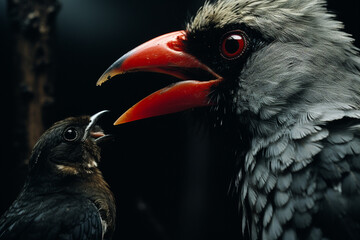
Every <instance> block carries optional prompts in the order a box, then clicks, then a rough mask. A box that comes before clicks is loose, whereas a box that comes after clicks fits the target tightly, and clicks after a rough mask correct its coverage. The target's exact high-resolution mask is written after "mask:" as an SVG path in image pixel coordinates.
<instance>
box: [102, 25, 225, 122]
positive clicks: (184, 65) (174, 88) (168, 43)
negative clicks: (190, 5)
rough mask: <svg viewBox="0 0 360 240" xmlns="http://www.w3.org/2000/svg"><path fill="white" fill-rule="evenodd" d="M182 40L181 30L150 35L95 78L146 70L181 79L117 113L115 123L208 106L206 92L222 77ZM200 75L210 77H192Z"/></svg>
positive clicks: (107, 78)
mask: <svg viewBox="0 0 360 240" xmlns="http://www.w3.org/2000/svg"><path fill="white" fill-rule="evenodd" d="M185 39H186V33H185V31H177V32H172V33H168V34H165V35H162V36H160V37H157V38H154V39H152V40H150V41H148V42H146V43H144V44H142V45H140V46H138V47H136V48H135V49H133V50H131V51H130V52H128V53H127V54H125V55H124V56H122V57H121V58H119V59H118V60H117V61H116V62H115V63H113V64H112V65H111V66H110V67H109V68H108V69H107V70H106V71H105V72H104V74H103V75H102V76H101V77H100V78H99V80H98V81H97V85H101V84H102V83H104V82H106V81H107V80H109V79H111V78H112V77H114V76H116V75H119V74H124V73H128V72H136V71H148V72H160V73H165V74H169V75H172V76H175V77H177V78H179V79H181V80H183V81H182V82H178V83H175V84H173V85H171V86H168V87H166V88H163V89H161V90H159V91H156V92H154V93H153V94H150V95H149V96H147V97H146V98H144V99H143V100H141V101H140V102H138V103H137V104H135V105H134V106H133V107H131V108H130V109H129V110H127V111H126V112H125V113H124V114H123V115H121V116H120V117H119V118H118V119H117V120H116V122H115V123H114V124H115V125H117V124H121V123H126V122H131V121H135V120H139V119H143V118H149V117H154V116H159V115H164V114H169V113H175V112H179V111H183V110H186V109H190V108H194V107H201V106H209V105H212V102H211V101H210V99H209V98H208V95H209V93H210V92H211V87H212V86H214V85H216V84H218V83H219V82H220V81H221V79H222V78H221V77H220V76H219V75H217V74H216V73H215V72H214V71H213V70H211V69H210V68H209V67H207V66H206V65H204V64H203V63H201V62H200V61H199V60H198V59H196V58H195V57H194V56H192V55H190V54H188V53H187V52H186V50H185V47H184V44H183V41H184V40H185ZM201 75H203V76H204V75H207V77H208V79H209V76H211V77H210V79H211V80H207V81H199V80H196V78H197V77H199V76H201ZM194 78H195V80H194Z"/></svg>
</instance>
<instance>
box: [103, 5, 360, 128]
mask: <svg viewBox="0 0 360 240" xmlns="http://www.w3.org/2000/svg"><path fill="white" fill-rule="evenodd" d="M341 29H342V24H341V23H340V22H338V21H336V20H335V19H334V16H333V15H332V14H330V13H328V12H327V9H326V6H325V1H324V0H288V1H286V0H272V1H270V0H223V1H221V0H219V1H215V2H211V3H210V2H206V3H205V4H204V6H203V7H202V8H200V10H199V11H198V12H197V14H196V15H195V16H194V17H193V18H192V19H191V20H190V21H189V23H188V24H187V27H186V29H185V30H184V31H177V32H173V33H168V34H165V35H162V36H160V37H157V38H154V39H152V40H150V41H148V42H146V43H144V44H142V45H140V46H138V47H137V48H135V49H133V50H131V51H130V52H128V53H127V54H125V55H124V56H122V57H121V58H119V59H118V60H117V61H116V62H115V63H113V65H111V66H110V67H109V68H108V70H106V71H105V73H104V74H103V75H102V76H101V77H100V79H99V80H98V82H97V84H98V85H101V84H102V83H103V82H105V81H107V80H109V79H110V78H112V77H113V76H116V75H118V74H125V73H127V72H134V71H152V72H161V73H165V74H169V75H172V76H175V77H177V78H179V79H180V80H181V81H180V82H178V83H176V84H173V85H170V86H168V87H166V88H164V89H161V90H159V91H157V92H155V93H153V94H151V95H149V96H148V97H146V98H144V99H143V100H141V101H140V102H138V103H137V104H135V105H134V106H133V107H132V108H130V109H129V110H128V111H127V112H125V113H124V114H123V115H122V116H120V118H119V119H118V120H117V121H116V122H115V124H121V123H126V122H130V121H134V120H138V119H143V118H147V117H152V116H158V115H163V114H167V113H173V112H179V111H182V110H186V109H189V108H194V107H201V106H213V107H212V108H211V109H213V110H215V111H214V112H215V113H216V115H217V116H219V117H220V118H225V117H224V114H226V115H230V114H231V115H230V116H231V117H230V118H234V116H235V118H236V117H238V116H240V117H241V118H242V117H244V116H245V117H246V118H247V116H255V118H259V119H262V120H266V121H268V120H269V119H270V118H272V119H276V118H278V117H279V118H281V119H284V118H286V116H291V115H296V114H297V113H298V112H300V111H303V110H304V109H301V110H299V109H297V108H296V107H294V106H297V105H300V106H301V107H304V108H309V106H310V105H315V104H318V105H319V106H324V105H326V104H327V105H331V104H330V103H331V102H332V101H334V100H336V101H337V102H339V103H340V102H354V101H356V102H357V103H360V99H359V98H358V97H356V96H358V94H357V93H356V91H358V90H356V88H353V87H351V86H352V85H353V79H356V78H358V75H359V68H360V67H359V65H360V61H359V58H358V57H356V54H357V50H356V48H355V47H354V46H353V44H352V39H351V38H350V37H349V36H348V35H347V34H346V33H344V32H343V31H341ZM339 89H341V90H340V91H339ZM330 107H331V106H330ZM335 107H336V106H335ZM344 107H349V106H344ZM290 109H295V110H294V112H287V113H284V112H285V111H287V110H289V111H290ZM243 113H246V114H243ZM281 114H284V116H285V117H281V116H280V115H281ZM244 120H246V119H244ZM274 121H275V120H274ZM281 121H285V120H281Z"/></svg>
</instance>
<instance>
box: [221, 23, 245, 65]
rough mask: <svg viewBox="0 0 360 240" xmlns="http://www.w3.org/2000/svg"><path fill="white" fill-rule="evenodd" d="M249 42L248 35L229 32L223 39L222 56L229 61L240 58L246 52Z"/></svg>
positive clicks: (238, 31)
mask: <svg viewBox="0 0 360 240" xmlns="http://www.w3.org/2000/svg"><path fill="white" fill-rule="evenodd" d="M247 41H248V39H247V35H246V34H245V33H244V32H243V31H240V30H235V31H230V32H227V33H226V34H224V35H223V37H222V38H221V42H220V53H221V56H222V57H223V58H225V59H228V60H233V59H236V58H238V57H240V56H241V55H242V54H243V53H244V52H245V51H246V48H247V45H248V43H247Z"/></svg>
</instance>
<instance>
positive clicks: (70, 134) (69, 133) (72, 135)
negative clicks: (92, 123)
mask: <svg viewBox="0 0 360 240" xmlns="http://www.w3.org/2000/svg"><path fill="white" fill-rule="evenodd" d="M78 136H79V133H78V131H77V130H76V129H75V128H74V127H69V128H67V129H66V130H65V131H64V133H63V138H64V139H65V141H68V142H73V141H75V140H77V139H78Z"/></svg>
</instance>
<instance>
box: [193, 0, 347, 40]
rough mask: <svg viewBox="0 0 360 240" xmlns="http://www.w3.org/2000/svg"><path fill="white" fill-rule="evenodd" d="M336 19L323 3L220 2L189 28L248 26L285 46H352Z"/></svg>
mask: <svg viewBox="0 0 360 240" xmlns="http://www.w3.org/2000/svg"><path fill="white" fill-rule="evenodd" d="M333 17H334V16H333V15H332V14H329V13H327V10H326V2H325V1H323V0H219V1H217V2H214V3H210V2H206V3H205V4H204V5H203V7H201V8H200V9H199V11H198V12H197V14H196V16H195V17H194V18H192V20H191V21H190V22H189V23H188V24H187V31H190V32H193V31H202V30H206V29H207V28H209V27H215V28H223V27H224V26H226V25H228V24H245V25H246V26H248V27H250V28H252V29H254V30H257V31H258V32H260V33H261V34H262V35H263V37H264V38H268V39H273V40H277V41H281V42H299V41H302V42H303V44H304V45H310V44H313V42H314V41H322V40H324V41H326V42H328V41H331V42H337V43H338V42H339V41H340V42H342V43H350V42H351V41H352V39H351V38H349V37H348V35H347V34H346V33H343V32H340V31H338V30H339V29H342V28H343V25H342V23H340V22H338V21H336V20H334V19H333ZM335 33H336V34H335ZM334 35H335V36H334Z"/></svg>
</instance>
